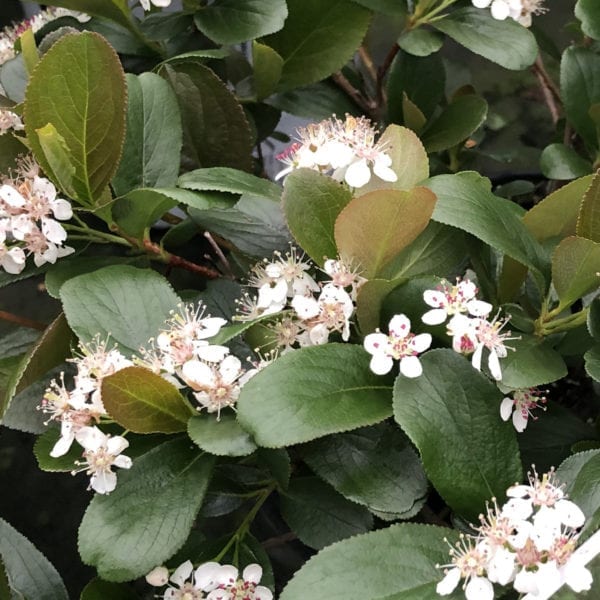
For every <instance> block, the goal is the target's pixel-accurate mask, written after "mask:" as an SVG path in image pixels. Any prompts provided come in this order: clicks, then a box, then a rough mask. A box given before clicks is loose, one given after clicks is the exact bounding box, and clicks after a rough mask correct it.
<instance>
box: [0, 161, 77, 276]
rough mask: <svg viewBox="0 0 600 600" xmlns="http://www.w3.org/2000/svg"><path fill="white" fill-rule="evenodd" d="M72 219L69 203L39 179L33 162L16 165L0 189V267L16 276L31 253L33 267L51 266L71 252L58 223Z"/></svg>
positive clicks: (37, 169) (36, 167)
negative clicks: (13, 171) (14, 170)
mask: <svg viewBox="0 0 600 600" xmlns="http://www.w3.org/2000/svg"><path fill="white" fill-rule="evenodd" d="M72 216H73V210H72V208H71V204H70V203H69V202H68V201H67V200H64V199H63V198H58V197H57V193H56V188H55V187H54V185H53V184H52V183H51V182H50V181H49V180H48V179H46V178H44V177H40V175H39V167H38V165H37V164H35V163H34V162H33V160H23V161H21V162H20V165H19V168H18V169H17V171H16V173H15V174H14V175H13V176H12V177H10V178H5V179H4V181H3V183H2V185H1V186H0V267H2V268H3V269H4V270H5V271H6V272H7V273H11V274H13V275H14V274H18V273H20V272H21V271H22V270H23V269H24V268H25V262H26V259H27V256H28V255H32V254H33V262H34V263H35V265H36V266H38V267H39V266H41V265H43V264H44V263H54V262H56V260H57V259H58V258H60V257H63V256H67V255H68V254H71V253H72V252H73V251H74V250H73V248H70V247H69V246H64V245H63V244H64V242H65V241H66V239H67V232H66V231H65V229H64V227H63V226H62V225H61V224H60V223H59V222H58V221H66V220H68V219H70V218H71V217H72Z"/></svg>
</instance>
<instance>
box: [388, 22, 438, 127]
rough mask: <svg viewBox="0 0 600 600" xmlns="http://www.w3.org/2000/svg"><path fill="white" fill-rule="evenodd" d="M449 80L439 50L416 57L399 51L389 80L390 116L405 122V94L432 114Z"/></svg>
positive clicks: (428, 113)
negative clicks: (429, 54)
mask: <svg viewBox="0 0 600 600" xmlns="http://www.w3.org/2000/svg"><path fill="white" fill-rule="evenodd" d="M417 31H419V30H417ZM445 81H446V72H445V70H444V63H443V62H442V59H441V57H440V55H439V54H433V55H431V56H427V57H416V56H413V55H411V54H407V53H406V52H402V51H399V52H398V54H397V55H396V58H395V59H394V61H393V62H392V66H391V67H390V72H389V76H388V80H387V94H388V112H389V117H390V119H391V120H392V121H393V122H394V123H403V122H404V110H403V98H404V94H406V96H407V97H408V99H409V100H410V101H411V102H413V103H414V104H415V105H416V106H417V107H418V108H419V109H420V110H421V111H422V112H423V114H424V115H425V116H426V117H430V116H431V115H432V114H433V111H434V109H435V108H436V106H437V105H438V104H439V102H440V101H441V100H442V98H443V97H444V87H445Z"/></svg>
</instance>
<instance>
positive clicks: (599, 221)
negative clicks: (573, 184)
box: [577, 173, 600, 242]
mask: <svg viewBox="0 0 600 600" xmlns="http://www.w3.org/2000/svg"><path fill="white" fill-rule="evenodd" d="M577 235H578V236H579V237H583V238H587V239H588V240H592V241H593V242H600V174H598V173H596V175H594V178H593V179H592V183H591V185H590V187H589V188H588V189H587V190H586V192H585V194H584V195H583V201H582V202H581V207H580V209H579V217H578V219H577Z"/></svg>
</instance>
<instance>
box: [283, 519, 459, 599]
mask: <svg viewBox="0 0 600 600" xmlns="http://www.w3.org/2000/svg"><path fill="white" fill-rule="evenodd" d="M444 538H447V539H448V540H449V541H450V543H453V542H454V541H455V539H457V535H456V534H455V532H454V531H452V530H450V529H445V528H442V527H433V526H431V525H418V524H414V523H410V524H402V525H392V526H391V527H388V528H387V529H381V530H379V531H373V532H371V533H366V534H364V535H359V536H356V537H353V538H352V539H349V540H344V541H343V542H339V543H337V544H333V545H332V546H329V547H328V548H325V549H324V550H322V551H321V552H319V554H317V555H316V556H314V557H312V558H311V559H310V560H309V561H308V562H307V563H306V564H305V565H304V566H303V567H302V568H301V569H300V571H298V572H297V573H296V574H295V576H294V578H293V579H292V580H291V581H290V582H289V583H288V584H287V586H286V587H285V589H284V590H283V592H282V594H281V597H280V600H305V599H306V598H328V600H384V599H385V600H425V599H428V600H429V599H431V600H433V599H434V598H437V597H438V596H437V594H436V591H435V586H436V585H437V583H438V582H439V581H441V579H442V577H443V573H441V571H440V570H439V569H438V568H437V567H436V565H438V564H446V563H447V562H448V546H447V544H446V543H445V542H444ZM461 597H464V592H462V591H461V590H458V591H457V592H455V593H454V594H452V595H450V596H448V598H450V599H451V600H456V599H458V598H461Z"/></svg>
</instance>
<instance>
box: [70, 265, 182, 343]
mask: <svg viewBox="0 0 600 600" xmlns="http://www.w3.org/2000/svg"><path fill="white" fill-rule="evenodd" d="M60 297H61V300H62V303H63V307H64V310H65V315H66V317H67V321H68V322H69V325H70V327H71V328H72V329H73V331H74V332H75V333H76V334H77V337H79V339H80V340H81V341H82V342H84V343H89V342H90V341H91V340H92V339H93V338H94V337H95V336H97V335H99V336H100V339H101V340H105V339H107V338H110V339H111V340H113V341H115V342H117V343H118V344H119V346H120V347H121V349H122V350H124V351H126V352H129V353H136V352H137V351H138V350H139V348H140V347H141V346H144V345H145V344H147V342H148V340H149V339H150V338H152V337H155V336H156V335H157V333H158V331H159V330H160V329H161V327H162V326H163V325H164V322H165V320H166V319H167V318H168V317H169V312H170V311H171V310H173V309H174V308H175V307H176V306H177V304H178V303H179V297H178V296H177V294H175V292H174V291H173V289H172V288H171V286H170V285H169V284H168V283H167V281H166V279H164V278H163V277H161V276H160V275H159V274H158V273H155V272H154V271H151V270H149V269H136V268H135V267H130V266H125V265H114V266H110V267H105V268H104V269H99V270H98V271H95V272H93V273H86V274H85V275H79V276H78V277H73V279H70V280H69V281H67V282H66V283H64V284H63V286H62V287H61V288H60ZM140 299H143V302H140Z"/></svg>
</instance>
